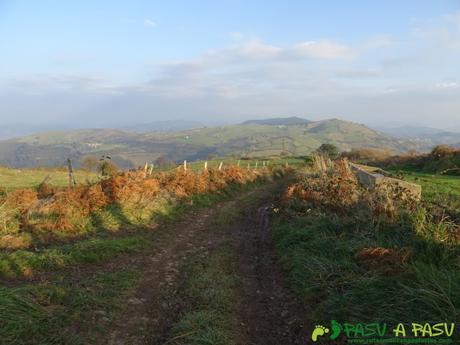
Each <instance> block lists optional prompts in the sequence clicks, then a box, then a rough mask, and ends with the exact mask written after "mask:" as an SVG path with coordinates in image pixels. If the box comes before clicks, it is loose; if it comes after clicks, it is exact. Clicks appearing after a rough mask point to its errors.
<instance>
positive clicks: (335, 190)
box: [282, 160, 360, 213]
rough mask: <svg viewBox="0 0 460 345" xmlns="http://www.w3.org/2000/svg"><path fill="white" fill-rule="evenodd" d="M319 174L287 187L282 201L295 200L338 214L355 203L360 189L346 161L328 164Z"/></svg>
mask: <svg viewBox="0 0 460 345" xmlns="http://www.w3.org/2000/svg"><path fill="white" fill-rule="evenodd" d="M321 169H322V168H321ZM321 172H322V173H321V174H320V175H317V174H312V175H310V176H308V177H307V178H305V179H304V180H303V181H301V182H299V183H296V184H294V185H291V186H289V187H288V188H287V190H286V191H285V193H284V195H283V197H282V199H283V200H284V201H285V202H287V201H289V200H290V199H291V198H294V199H295V198H297V199H299V200H302V201H306V202H309V203H312V204H313V205H314V206H322V207H325V208H327V209H330V210H333V211H335V212H338V213H344V212H346V211H347V210H348V208H349V207H350V206H351V205H354V204H356V203H357V201H358V199H359V192H360V187H359V185H358V181H357V180H356V177H355V176H354V174H353V173H352V172H351V170H350V168H349V166H348V162H347V161H346V160H339V161H337V162H336V163H330V168H329V169H328V170H326V171H324V170H322V171H321Z"/></svg>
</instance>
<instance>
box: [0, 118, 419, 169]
mask: <svg viewBox="0 0 460 345" xmlns="http://www.w3.org/2000/svg"><path fill="white" fill-rule="evenodd" d="M282 120H283V121H284V122H283V121H282ZM298 122H300V124H296V123H298ZM323 143H331V144H335V145H337V146H339V148H340V149H342V150H349V149H351V148H357V147H376V148H388V149H391V150H394V151H396V152H400V151H404V150H410V149H415V148H417V147H415V146H414V144H413V143H408V142H404V141H402V140H399V139H394V138H392V137H390V136H387V135H385V134H382V133H380V132H377V131H375V130H372V129H370V128H368V127H366V126H364V125H361V124H357V123H352V122H347V121H342V120H337V119H331V120H324V121H317V122H310V121H308V120H304V119H300V118H287V119H269V120H266V121H264V120H256V123H254V121H247V122H245V123H244V124H239V125H228V126H220V127H203V128H196V129H190V130H185V131H177V132H164V133H159V132H150V133H134V132H127V131H121V130H115V129H82V130H73V131H63V132H48V133H40V134H35V135H30V136H26V137H23V138H19V139H12V140H7V141H0V165H7V166H12V167H33V166H61V165H63V164H64V163H65V160H66V159H67V158H72V159H73V160H74V161H75V163H76V165H77V166H78V163H77V162H78V161H80V160H81V159H82V158H83V157H85V156H95V157H98V156H100V155H102V154H109V155H111V156H112V158H113V159H114V161H115V162H116V163H117V164H119V165H120V166H122V167H125V168H129V167H133V166H138V165H143V164H144V163H145V162H146V161H147V162H153V161H155V160H156V159H158V158H159V157H161V156H164V157H165V158H166V159H168V160H173V161H180V160H183V159H187V160H196V159H206V158H208V156H210V155H214V156H229V155H235V156H247V157H258V156H270V155H280V154H283V155H304V154H308V153H310V152H311V151H313V150H315V149H316V148H318V147H319V146H320V145H321V144H323Z"/></svg>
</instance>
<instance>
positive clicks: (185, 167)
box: [184, 160, 187, 171]
mask: <svg viewBox="0 0 460 345" xmlns="http://www.w3.org/2000/svg"><path fill="white" fill-rule="evenodd" d="M184 171H187V161H186V160H184Z"/></svg>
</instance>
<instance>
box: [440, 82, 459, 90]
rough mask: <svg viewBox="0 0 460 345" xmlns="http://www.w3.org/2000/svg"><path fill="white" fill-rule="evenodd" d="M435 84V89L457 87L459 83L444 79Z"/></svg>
mask: <svg viewBox="0 0 460 345" xmlns="http://www.w3.org/2000/svg"><path fill="white" fill-rule="evenodd" d="M435 86H436V88H437V89H458V88H460V84H459V83H457V82H455V81H444V82H441V83H437V84H436V85H435Z"/></svg>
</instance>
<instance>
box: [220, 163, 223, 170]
mask: <svg viewBox="0 0 460 345" xmlns="http://www.w3.org/2000/svg"><path fill="white" fill-rule="evenodd" d="M222 164H224V162H220V164H219V170H222Z"/></svg>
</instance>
